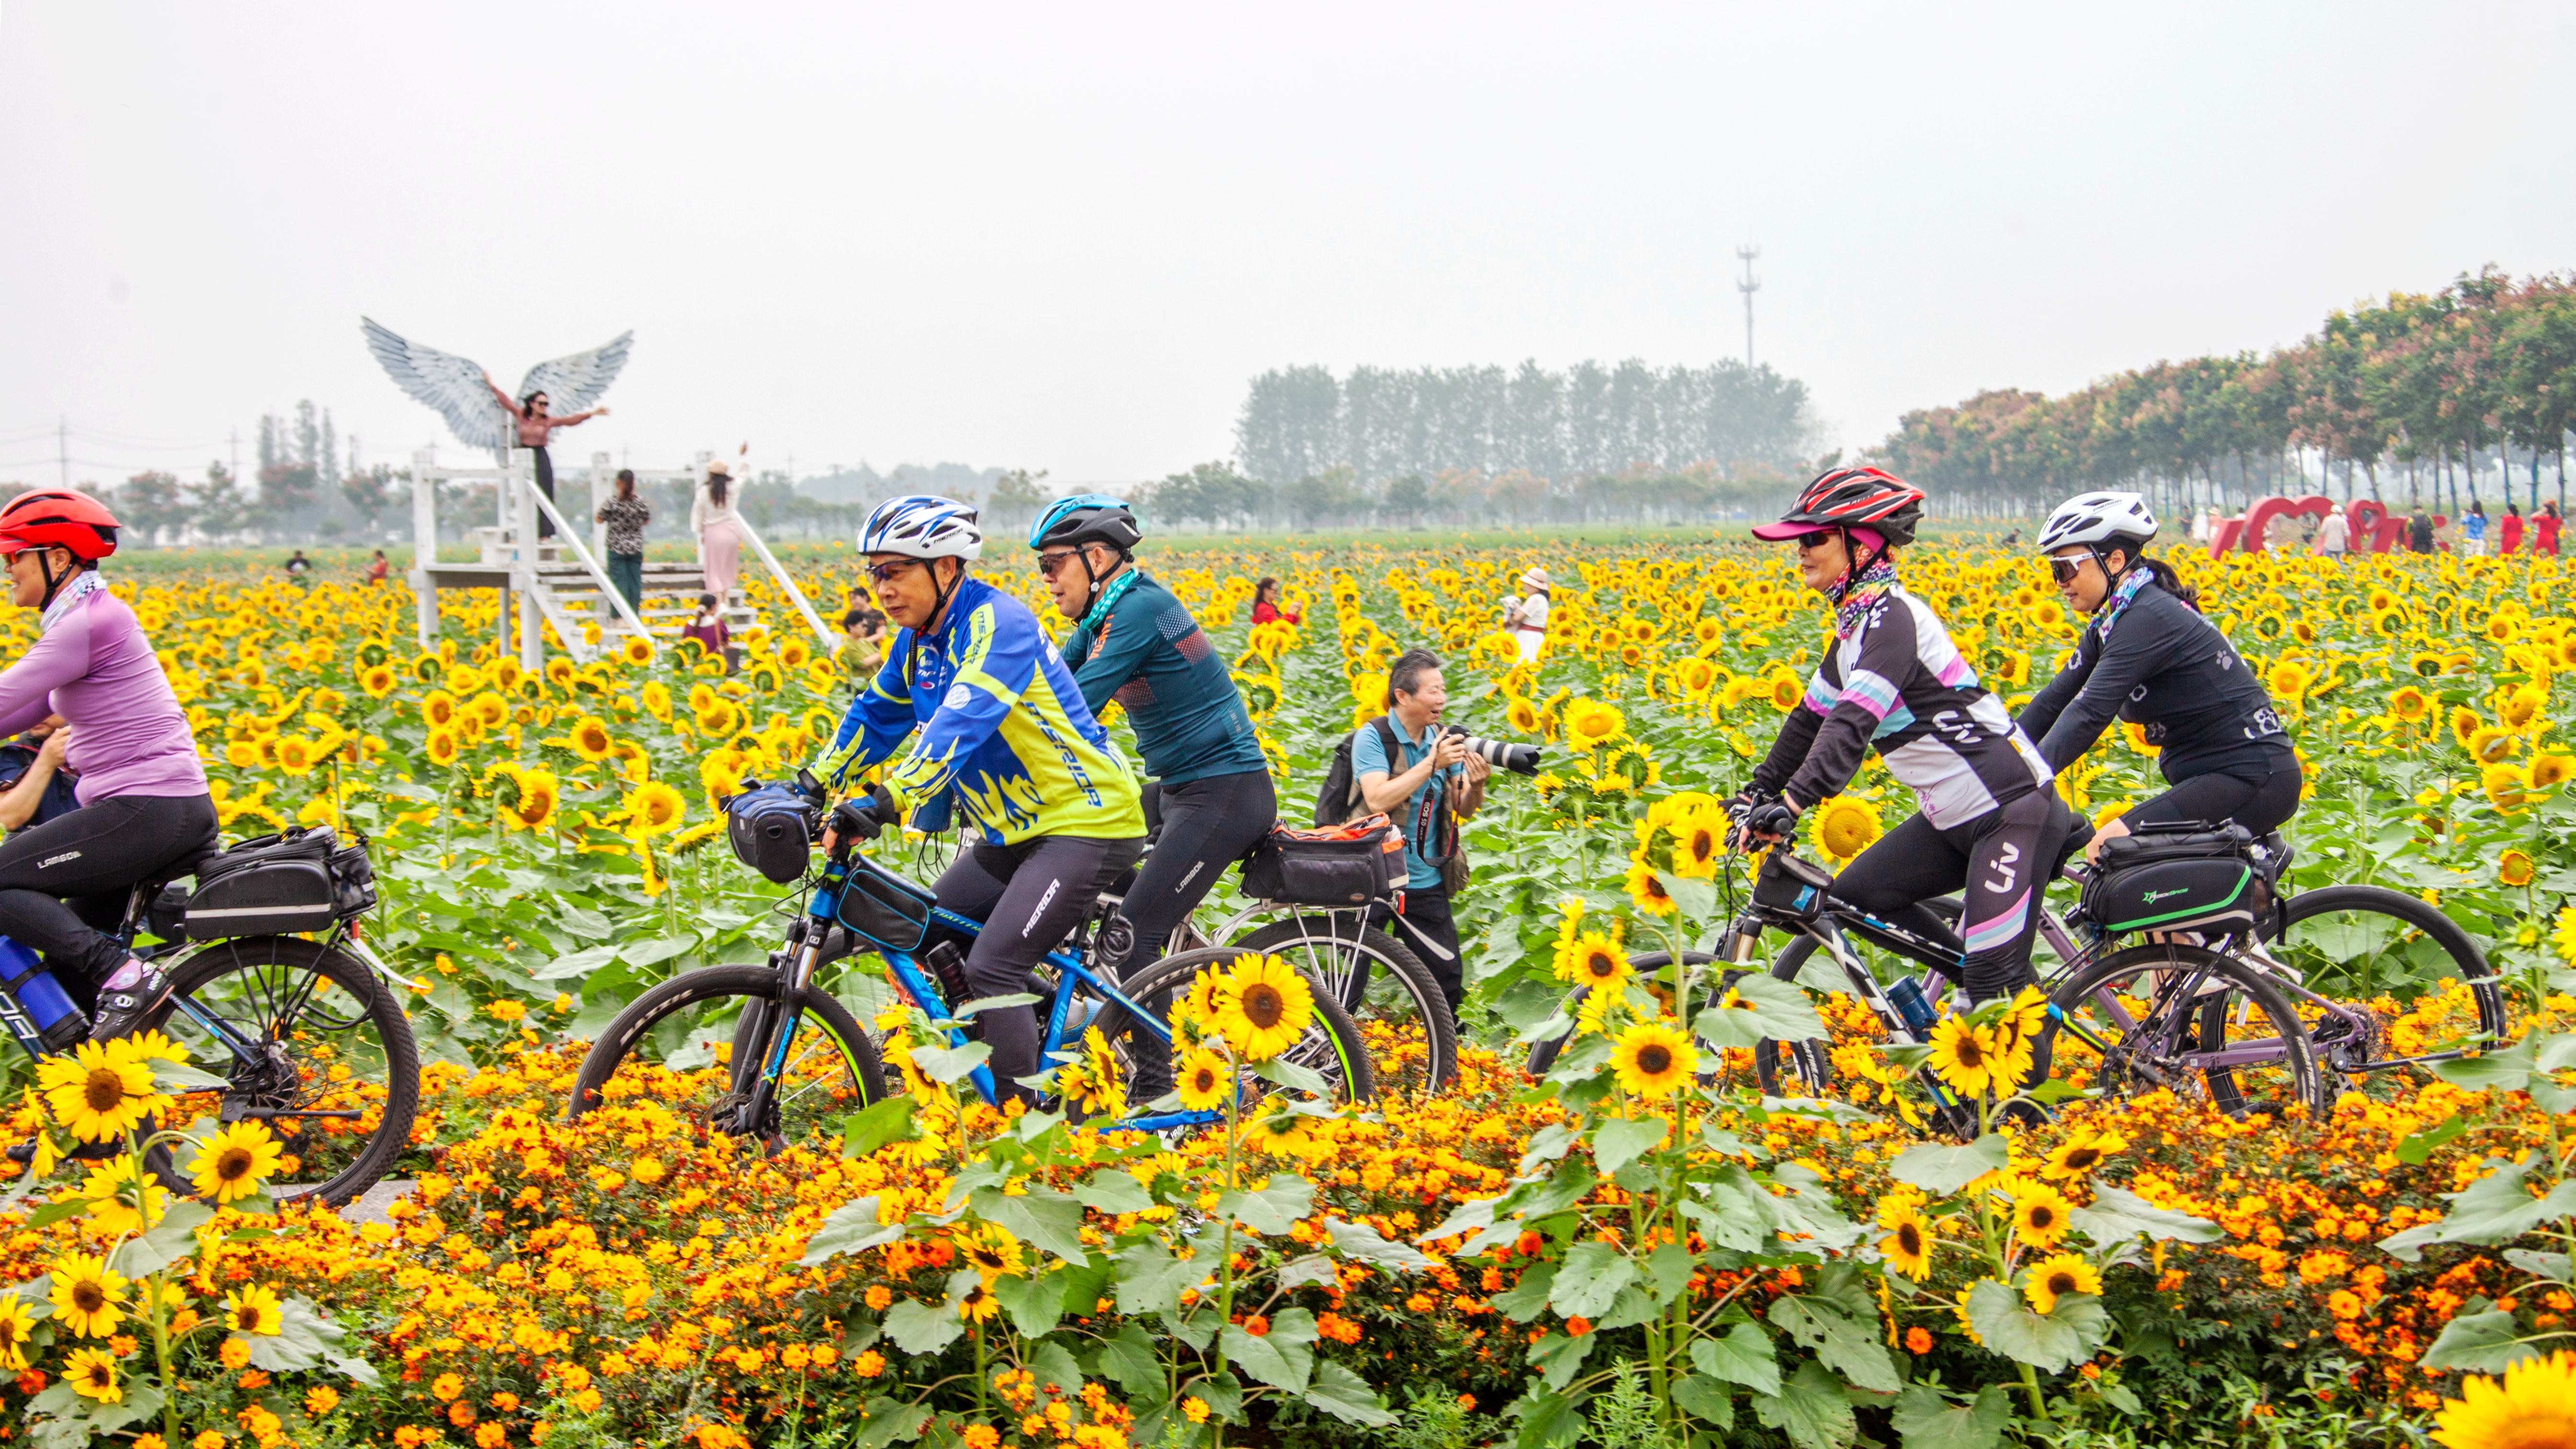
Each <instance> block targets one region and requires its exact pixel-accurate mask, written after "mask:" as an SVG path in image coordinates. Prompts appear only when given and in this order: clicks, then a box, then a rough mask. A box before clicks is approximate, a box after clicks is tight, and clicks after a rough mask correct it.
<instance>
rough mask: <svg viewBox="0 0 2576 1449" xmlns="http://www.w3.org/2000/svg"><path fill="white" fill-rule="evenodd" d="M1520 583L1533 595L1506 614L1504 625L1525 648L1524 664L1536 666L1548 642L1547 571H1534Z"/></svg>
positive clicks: (1522, 657) (1541, 569) (1539, 569)
mask: <svg viewBox="0 0 2576 1449" xmlns="http://www.w3.org/2000/svg"><path fill="white" fill-rule="evenodd" d="M1520 582H1521V587H1522V588H1524V589H1527V590H1529V593H1528V594H1527V595H1526V596H1524V597H1523V598H1521V599H1520V600H1519V601H1518V602H1516V603H1514V604H1513V605H1512V606H1511V608H1510V609H1509V610H1508V611H1506V612H1505V615H1504V618H1503V624H1504V626H1505V627H1506V628H1508V629H1510V630H1511V631H1512V638H1513V640H1514V641H1515V642H1517V643H1518V644H1519V645H1520V646H1521V662H1522V663H1523V664H1536V663H1537V662H1538V651H1539V646H1540V645H1542V644H1544V643H1546V642H1547V590H1548V578H1547V570H1545V569H1543V568H1533V569H1531V570H1530V571H1529V572H1527V573H1525V574H1522V575H1521V580H1520Z"/></svg>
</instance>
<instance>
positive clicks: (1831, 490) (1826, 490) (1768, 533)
mask: <svg viewBox="0 0 2576 1449" xmlns="http://www.w3.org/2000/svg"><path fill="white" fill-rule="evenodd" d="M1922 518H1923V490H1922V489H1920V488H1917V487H1915V486H1914V485H1913V484H1911V483H1908V482H1906V481H1905V480H1904V479H1902V478H1899V477H1897V476H1896V475H1895V474H1893V473H1890V472H1887V471H1886V470H1885V469H1881V468H1836V469H1834V470H1833V471H1832V472H1829V473H1827V474H1825V475H1824V476H1823V477H1821V478H1818V479H1817V480H1816V481H1815V482H1813V483H1810V484H1808V485H1807V487H1806V491H1805V492H1802V493H1800V494H1799V495H1798V502H1797V504H1796V505H1795V506H1794V507H1792V508H1791V509H1790V510H1789V511H1788V513H1787V514H1786V515H1784V516H1783V517H1782V518H1781V519H1780V521H1779V522H1778V523H1765V524H1762V525H1761V526H1759V527H1757V528H1755V529H1754V530H1753V536H1754V537H1755V538H1761V539H1769V540H1771V541H1772V542H1775V543H1777V542H1781V541H1784V540H1787V539H1793V538H1796V537H1798V536H1799V535H1800V534H1805V533H1812V532H1814V531H1815V530H1817V529H1819V528H1866V529H1869V530H1870V531H1872V532H1874V533H1876V534H1877V535H1878V536H1879V537H1881V538H1883V539H1885V540H1887V542H1888V543H1889V544H1890V545H1898V544H1907V543H1912V542H1913V541H1914V525H1915V524H1917V523H1919V522H1921V521H1922ZM0 527H5V517H0Z"/></svg>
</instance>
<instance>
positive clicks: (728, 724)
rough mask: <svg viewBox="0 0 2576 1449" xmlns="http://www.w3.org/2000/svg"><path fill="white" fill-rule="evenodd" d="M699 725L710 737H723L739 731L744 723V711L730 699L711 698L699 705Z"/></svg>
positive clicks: (702, 731) (697, 716)
mask: <svg viewBox="0 0 2576 1449" xmlns="http://www.w3.org/2000/svg"><path fill="white" fill-rule="evenodd" d="M696 719H697V725H698V729H699V731H700V732H701V733H703V734H705V735H706V736H707V737H708V738H710V739H723V738H725V737H726V736H728V735H732V734H735V733H737V732H739V731H740V730H741V729H742V728H743V725H744V720H743V715H742V711H741V710H738V709H736V708H734V706H733V701H732V700H729V699H710V700H708V701H707V702H706V703H705V704H703V705H701V706H699V707H698V711H697V715H696Z"/></svg>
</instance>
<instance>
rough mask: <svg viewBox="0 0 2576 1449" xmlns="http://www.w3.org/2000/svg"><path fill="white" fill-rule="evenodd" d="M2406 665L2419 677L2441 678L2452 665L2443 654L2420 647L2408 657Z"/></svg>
mask: <svg viewBox="0 0 2576 1449" xmlns="http://www.w3.org/2000/svg"><path fill="white" fill-rule="evenodd" d="M2406 667H2407V669H2409V670H2410V671H2412V672H2413V673H2414V675H2415V677H2416V678H2418V679H2439V678H2441V677H2442V675H2443V674H2444V673H2445V672H2446V671H2448V670H2449V669H2450V667H2451V666H2450V662H2449V661H2448V660H2446V659H2444V658H2443V657H2442V656H2441V655H2439V654H2435V653H2432V652H2431V651H2429V650H2423V649H2419V650H2417V651H2415V652H2414V653H2413V654H2410V655H2408V656H2407V657H2406Z"/></svg>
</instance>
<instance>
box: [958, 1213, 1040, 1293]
mask: <svg viewBox="0 0 2576 1449" xmlns="http://www.w3.org/2000/svg"><path fill="white" fill-rule="evenodd" d="M950 1241H952V1242H954V1243H955V1244H956V1245H957V1256H958V1257H959V1258H960V1259H962V1260H964V1262H965V1264H966V1266H967V1267H969V1268H972V1269H974V1270H975V1272H976V1275H977V1276H979V1277H981V1278H982V1279H983V1280H984V1286H986V1287H988V1288H989V1287H991V1286H992V1285H993V1282H994V1280H996V1279H999V1278H1017V1277H1020V1276H1022V1275H1023V1274H1025V1273H1027V1272H1028V1265H1027V1264H1026V1263H1025V1262H1024V1261H1023V1260H1022V1255H1021V1253H1020V1240H1019V1239H1018V1238H1016V1237H1013V1236H1012V1235H1011V1230H1010V1229H1009V1228H1006V1227H1003V1226H1002V1225H1001V1224H1000V1223H978V1224H976V1225H975V1226H974V1227H972V1228H970V1229H967V1230H966V1231H964V1232H961V1233H958V1234H956V1235H955V1236H954V1237H953V1238H952V1239H951V1240H950Z"/></svg>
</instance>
